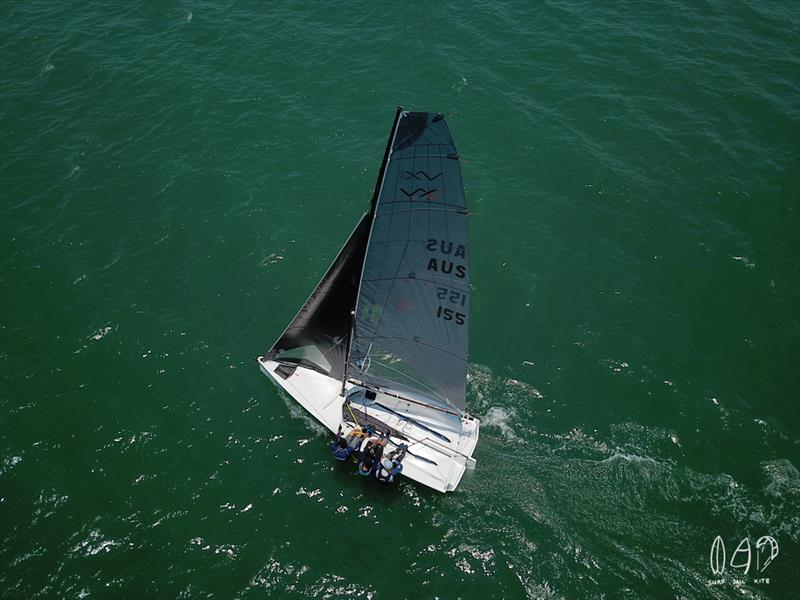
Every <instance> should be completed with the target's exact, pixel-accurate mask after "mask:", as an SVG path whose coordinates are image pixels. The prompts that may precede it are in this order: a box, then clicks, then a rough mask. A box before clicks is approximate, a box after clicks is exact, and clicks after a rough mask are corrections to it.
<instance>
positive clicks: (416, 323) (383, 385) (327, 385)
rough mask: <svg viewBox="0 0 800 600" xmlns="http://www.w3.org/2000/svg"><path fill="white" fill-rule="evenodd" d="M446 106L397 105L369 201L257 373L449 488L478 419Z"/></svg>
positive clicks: (461, 213)
mask: <svg viewBox="0 0 800 600" xmlns="http://www.w3.org/2000/svg"><path fill="white" fill-rule="evenodd" d="M467 215H468V213H467V207H466V202H465V199H464V189H463V184H462V180H461V167H460V164H459V154H458V152H457V151H456V148H455V145H454V144H453V139H452V136H451V135H450V130H449V129H448V127H447V123H446V121H445V119H444V115H442V114H440V113H427V112H411V111H407V110H404V109H403V108H402V107H398V109H397V113H396V114H395V118H394V122H393V123H392V129H391V133H390V135H389V141H388V144H387V146H386V151H385V153H384V157H383V161H382V163H381V167H380V171H379V174H378V181H377V184H376V186H375V190H374V193H373V196H372V200H371V203H370V208H369V211H367V212H366V213H364V214H363V215H362V217H361V219H360V220H359V221H358V223H357V224H356V226H355V229H353V231H352V233H351V234H350V237H349V238H348V239H347V242H346V243H345V245H344V247H342V249H341V250H340V251H339V254H338V255H337V256H336V258H335V259H334V261H333V263H332V264H331V266H330V267H329V269H328V271H327V272H326V273H325V275H324V277H323V278H322V280H321V281H320V282H319V284H318V285H317V287H316V288H315V289H314V291H313V292H312V293H311V296H310V297H309V298H308V300H307V301H306V302H305V304H304V305H303V306H302V308H301V309H300V311H299V312H298V313H297V315H296V316H295V317H294V319H293V320H292V321H291V322H290V323H289V325H288V327H287V328H286V330H285V331H284V332H283V334H281V336H280V337H279V338H278V340H277V341H276V342H275V343H274V344H273V345H272V347H271V348H270V349H269V351H268V352H267V353H266V354H265V355H264V356H260V357H258V363H259V366H260V369H261V371H263V373H264V374H266V375H267V376H268V377H269V378H271V379H272V380H273V381H274V382H275V383H276V384H277V385H278V386H279V387H280V388H281V389H282V390H284V391H285V392H286V393H287V394H288V395H289V396H291V397H292V398H293V399H294V400H295V401H296V402H297V403H298V404H300V405H301V406H302V407H303V408H304V409H306V410H307V411H308V412H309V413H310V414H311V415H312V416H313V417H314V418H315V419H316V420H318V421H319V422H320V423H322V424H323V425H324V426H325V427H327V428H328V429H329V430H330V431H332V432H335V431H337V430H338V429H339V427H342V431H343V434H344V435H346V434H347V433H348V432H350V431H352V430H353V429H354V428H356V427H359V426H361V427H365V426H366V425H370V426H372V428H374V429H375V430H376V431H380V432H383V433H385V434H387V435H388V436H389V438H388V439H389V443H388V445H387V450H391V449H394V448H396V447H397V448H399V447H400V446H401V445H405V446H407V451H406V454H405V458H404V459H403V475H404V476H405V477H408V478H410V479H413V480H415V481H418V482H419V483H422V484H424V485H426V486H428V487H431V488H433V489H435V490H438V491H440V492H448V491H453V490H455V489H456V487H457V486H458V484H459V482H460V481H461V479H462V476H463V474H464V472H465V470H467V469H473V468H474V467H475V459H474V458H473V457H472V454H473V452H474V450H475V446H476V444H477V442H478V431H479V428H480V422H479V421H478V419H476V418H474V417H472V416H470V415H469V414H468V413H467V412H466V406H465V400H466V381H467V358H468V355H467V352H468V342H469V299H470V285H469V264H468V253H467V249H468V231H467V229H468V227H467V219H468V216H467Z"/></svg>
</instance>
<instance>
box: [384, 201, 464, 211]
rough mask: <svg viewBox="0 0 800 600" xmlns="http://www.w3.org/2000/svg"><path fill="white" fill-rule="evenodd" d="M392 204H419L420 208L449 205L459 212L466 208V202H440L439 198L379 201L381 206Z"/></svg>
mask: <svg viewBox="0 0 800 600" xmlns="http://www.w3.org/2000/svg"><path fill="white" fill-rule="evenodd" d="M392 204H406V205H411V206H419V207H420V208H422V207H431V206H442V207H446V206H450V207H453V208H456V209H458V211H456V212H461V211H463V210H466V208H467V206H466V203H465V204H463V205H461V204H453V203H452V202H441V201H439V200H424V201H423V200H393V201H392V202H381V206H390V205H392ZM388 214H391V213H388Z"/></svg>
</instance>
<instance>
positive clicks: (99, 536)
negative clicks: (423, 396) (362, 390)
mask: <svg viewBox="0 0 800 600" xmlns="http://www.w3.org/2000/svg"><path fill="white" fill-rule="evenodd" d="M398 104H402V105H403V106H406V107H407V108H410V109H412V110H423V111H441V112H444V113H445V114H446V115H447V119H448V123H449V126H450V129H451V131H452V134H453V137H454V139H455V141H456V144H457V146H458V148H459V150H460V152H461V156H462V170H463V174H464V185H465V190H466V194H467V201H468V203H469V206H470V209H471V211H472V213H473V216H472V217H471V220H470V235H471V247H470V265H471V279H472V284H473V287H474V291H473V295H472V312H471V329H470V331H471V340H470V363H471V366H470V375H471V377H470V383H469V385H468V401H467V402H468V409H469V410H470V412H471V413H472V414H474V415H475V416H477V417H478V418H480V419H481V421H482V428H481V439H480V442H479V444H478V447H477V449H476V453H475V457H476V458H477V461H478V466H477V469H476V470H475V471H474V472H470V473H467V474H466V475H465V477H464V479H463V480H462V483H461V485H460V486H459V488H458V490H457V491H456V492H455V493H453V494H448V495H442V494H438V493H436V492H433V491H430V490H428V489H426V488H424V487H422V486H420V485H417V484H415V483H413V482H410V481H404V482H402V483H400V484H399V485H397V486H395V487H394V488H389V489H385V488H381V487H378V486H376V485H373V484H372V482H371V481H364V480H363V479H362V478H359V477H356V476H354V475H353V474H352V473H351V472H350V470H349V469H348V468H347V467H345V466H343V465H334V464H332V461H331V460H330V456H329V451H328V436H327V435H326V433H325V432H324V431H323V430H322V428H321V427H320V426H319V425H317V424H315V422H314V421H313V420H312V419H310V418H309V417H307V416H306V415H305V414H304V413H303V411H302V409H301V408H299V407H298V406H296V405H294V404H293V403H292V402H291V400H289V399H288V398H286V397H283V396H282V395H281V394H279V393H278V391H277V388H276V387H275V386H274V385H272V384H271V383H270V382H269V381H268V380H267V379H266V378H265V377H263V376H262V375H261V374H260V373H259V370H258V367H257V364H256V363H255V362H254V361H253V357H255V356H257V355H259V354H261V353H263V352H264V351H265V350H266V349H267V348H268V347H269V346H270V345H271V343H272V342H273V341H274V339H275V338H276V337H277V336H278V335H279V334H280V333H281V331H282V330H283V328H284V327H285V325H286V324H287V323H288V321H289V320H290V319H291V318H292V316H293V315H294V314H295V312H296V310H297V308H298V307H299V305H300V304H301V303H302V302H303V301H304V300H305V298H306V297H307V295H308V293H309V292H310V291H311V289H312V288H313V286H314V285H315V284H316V282H317V281H318V279H319V277H320V276H321V275H322V274H323V273H324V271H325V269H326V268H327V266H328V264H329V262H330V261H331V259H332V258H333V257H334V256H335V254H336V252H337V251H338V249H339V247H340V246H341V244H342V243H343V242H344V240H345V238H346V236H347V235H348V234H349V232H350V231H351V229H352V227H353V225H354V224H355V222H356V220H357V218H358V217H359V216H360V215H361V213H362V212H363V211H364V210H365V209H366V207H367V206H368V202H369V198H370V195H371V192H372V187H373V185H374V182H375V178H376V175H377V172H378V168H379V165H380V160H381V158H382V155H383V150H384V147H385V143H386V137H387V135H388V133H389V128H390V125H391V121H392V118H393V115H394V110H395V107H396V106H397V105H398ZM799 211H800V5H798V4H796V3H791V2H756V1H751V2H739V3H727V2H702V3H680V2H675V1H673V0H669V1H666V2H630V3H582V2H545V3H525V2H503V3H471V2H451V3H405V4H397V5H391V4H376V3H350V2H347V3H338V4H335V5H334V4H324V3H318V2H297V3H285V4H284V3H281V4H278V3H275V4H271V3H255V2H242V3H234V2H201V1H199V0H198V1H185V2H114V3H98V4H94V5H87V3H82V2H75V1H72V0H66V1H63V2H22V1H18V0H4V1H3V2H0V243H2V246H0V248H2V252H1V253H0V597H2V598H51V597H52V598H76V597H77V598H82V597H87V596H88V597H97V598H175V597H178V598H211V597H214V598H262V597H274V598H294V597H298V598H299V597H314V598H377V599H383V598H387V599H394V598H478V599H483V598H569V599H572V598H609V599H611V598H792V597H794V598H796V597H798V596H797V594H798V591H797V590H798V589H800V567H798V566H797V565H800V473H798V467H800V411H798V391H797V390H798V388H800V368H798V364H800V308H799V307H800V268H798V259H800V217H799V216H798V212H799ZM716 536H720V537H721V538H722V540H723V541H724V544H725V546H726V549H727V555H726V556H727V559H728V560H727V563H728V564H727V566H726V569H725V571H724V573H722V574H721V575H717V574H714V573H713V572H712V570H711V565H710V551H711V545H712V542H713V541H714V539H715V538H716ZM763 536H771V537H772V538H773V539H774V540H775V541H776V543H777V544H778V545H779V554H778V555H777V557H775V558H774V560H773V561H772V562H771V563H770V564H767V565H766V567H764V562H765V557H766V554H765V553H764V552H766V550H765V549H764V548H762V549H760V550H758V549H757V548H756V543H757V541H758V540H759V539H761V538H762V537H763ZM743 539H748V540H749V543H750V547H751V559H752V564H751V568H750V569H749V571H748V572H747V573H745V572H744V567H735V566H734V567H732V566H730V564H729V563H730V562H731V560H733V562H734V563H735V564H743V561H744V560H745V557H746V555H745V554H744V553H743V552H742V553H739V554H738V555H735V556H734V551H735V550H736V548H737V545H739V544H740V542H741V541H742V540H743ZM761 567H764V568H763V570H762V568H761Z"/></svg>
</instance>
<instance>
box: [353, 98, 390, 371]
mask: <svg viewBox="0 0 800 600" xmlns="http://www.w3.org/2000/svg"><path fill="white" fill-rule="evenodd" d="M402 114H403V108H402V107H401V106H398V107H397V113H396V114H395V117H394V124H393V125H392V133H391V137H390V139H389V143H388V144H387V145H386V154H385V155H384V157H383V164H382V165H381V169H382V171H383V177H382V178H381V184H380V186H379V187H378V190H377V193H376V194H375V195H374V196H373V197H374V200H375V202H374V205H372V206H371V207H370V211H369V213H368V214H369V215H370V216H369V221H370V222H369V234H368V235H367V245H366V247H365V250H364V260H363V262H362V263H361V274H360V276H359V278H358V291H357V292H356V303H355V307H354V308H353V333H352V336H353V339H355V338H356V337H357V335H356V327H357V325H358V319H357V318H356V317H357V316H358V315H357V313H358V303H359V300H361V284H362V282H363V281H364V268H365V267H366V264H367V257H368V256H369V243H370V240H372V226H373V225H374V223H375V213H376V212H377V208H378V197H379V196H380V195H381V192H382V191H383V184H384V182H385V181H386V167H388V166H389V162H390V161H391V160H392V146H393V145H394V139H395V137H396V136H397V129H398V127H399V125H400V118H401V117H402ZM352 350H353V349H352V346H351V347H350V349H349V350H348V355H347V357H346V358H345V363H344V364H345V379H346V378H347V373H346V371H347V365H348V364H349V362H350V352H352Z"/></svg>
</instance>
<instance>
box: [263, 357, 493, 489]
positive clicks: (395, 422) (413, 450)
mask: <svg viewBox="0 0 800 600" xmlns="http://www.w3.org/2000/svg"><path fill="white" fill-rule="evenodd" d="M258 362H259V366H260V368H261V370H262V372H264V374H265V375H267V376H269V377H270V379H272V380H273V381H274V382H275V383H276V384H277V385H278V386H279V387H280V388H281V389H283V390H285V391H286V392H287V393H288V394H289V395H290V396H291V397H292V398H294V399H295V400H296V401H297V402H298V403H299V404H300V405H301V406H303V408H305V409H306V410H307V411H308V412H309V413H310V414H311V415H312V416H313V417H314V418H315V419H317V420H318V421H319V422H320V423H322V424H323V425H325V427H327V428H328V429H329V430H330V431H331V432H335V431H336V430H337V429H338V428H339V426H340V425H341V426H342V430H343V433H344V434H345V435H346V434H347V433H349V432H350V431H351V430H352V429H353V428H354V427H356V425H360V424H366V423H370V424H372V425H373V427H374V428H375V429H376V430H378V431H389V432H390V433H391V436H390V438H389V439H390V442H389V444H388V445H387V449H388V450H393V449H394V448H396V447H397V446H398V445H399V444H406V445H407V446H408V453H407V454H406V457H405V458H404V460H403V476H405V477H408V478H409V479H413V480H415V481H418V482H420V483H422V484H424V485H426V486H428V487H431V488H433V489H435V490H438V491H440V492H449V491H453V490H454V489H455V488H456V487H457V486H458V484H459V482H460V481H461V478H462V476H463V475H464V471H465V470H466V469H467V468H474V466H475V459H473V458H472V453H473V451H474V450H475V445H476V444H477V443H478V433H479V429H480V422H479V421H478V420H477V419H475V418H474V417H471V416H468V415H467V416H460V415H455V414H448V413H445V412H442V411H439V410H435V409H431V408H429V407H426V406H422V405H420V404H419V403H418V402H417V400H415V399H412V398H402V397H400V396H399V395H396V394H393V393H391V392H386V393H383V392H376V394H375V395H374V398H373V397H372V396H373V395H372V394H369V395H368V394H367V391H366V390H365V389H364V388H363V387H361V386H359V385H356V384H353V383H350V382H348V383H347V384H346V386H345V396H344V397H343V396H341V395H340V393H341V390H342V384H341V382H340V381H338V380H336V379H333V378H331V377H328V376H326V375H323V374H322V373H319V372H317V371H314V370H312V369H307V368H305V367H302V366H297V367H296V368H295V366H294V365H292V367H291V368H290V369H286V368H285V367H284V368H280V367H281V364H280V363H278V362H276V361H272V360H268V359H266V358H264V357H259V359H258ZM368 396H369V397H368Z"/></svg>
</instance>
